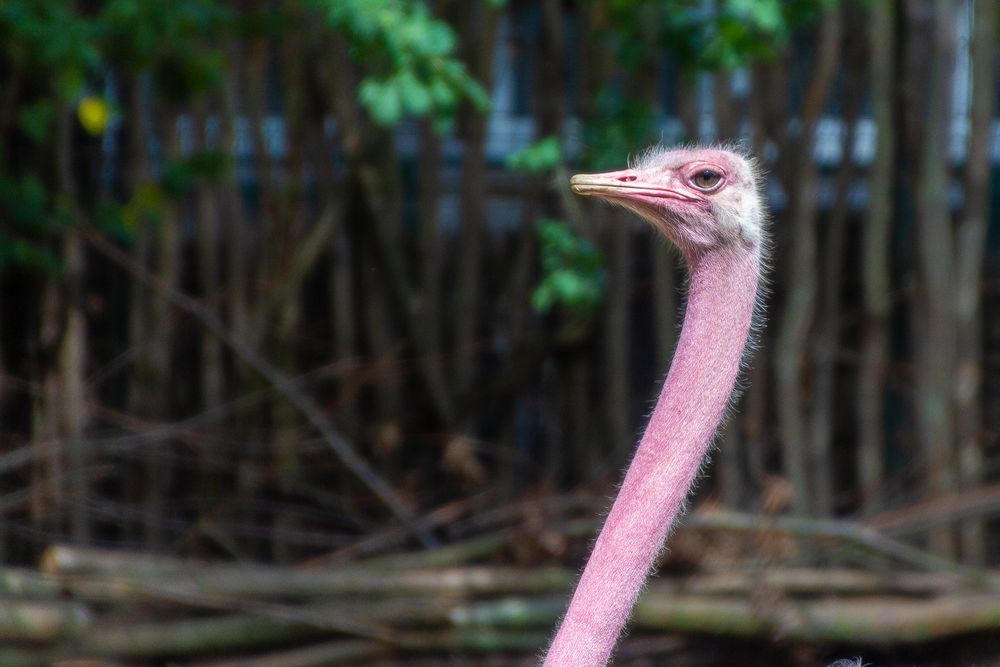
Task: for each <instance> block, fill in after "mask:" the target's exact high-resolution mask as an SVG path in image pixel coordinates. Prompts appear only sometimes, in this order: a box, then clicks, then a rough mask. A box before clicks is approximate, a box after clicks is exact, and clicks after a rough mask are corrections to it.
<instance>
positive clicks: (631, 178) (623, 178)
mask: <svg viewBox="0 0 1000 667" xmlns="http://www.w3.org/2000/svg"><path fill="white" fill-rule="evenodd" d="M618 180H619V181H621V182H622V183H631V182H632V181H634V180H635V176H619V177H618Z"/></svg>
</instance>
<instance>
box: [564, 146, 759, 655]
mask: <svg viewBox="0 0 1000 667" xmlns="http://www.w3.org/2000/svg"><path fill="white" fill-rule="evenodd" d="M715 176H718V179H717V181H716V179H715ZM571 185H572V188H573V190H574V192H576V193H578V194H584V195H593V196H597V197H600V198H602V199H606V200H608V201H610V202H612V203H615V204H619V205H622V206H624V207H626V208H628V209H630V210H632V211H635V212H636V213H638V214H639V215H640V216H642V217H643V218H645V219H646V220H647V221H649V222H650V223H652V224H653V225H654V226H655V227H656V228H657V229H659V230H660V231H662V232H663V233H664V234H665V235H666V236H667V237H668V238H670V240H671V241H673V242H674V243H675V244H676V245H677V246H678V247H679V248H680V250H681V252H682V253H683V255H684V258H685V260H686V262H687V265H688V270H689V274H690V280H689V285H688V301H687V309H686V312H685V316H684V326H683V329H682V330H681V335H680V340H679V341H678V344H677V351H676V353H675V355H674V359H673V362H672V363H671V365H670V371H669V373H668V374H667V379H666V382H665V383H664V385H663V390H662V391H661V393H660V397H659V400H658V401H657V403H656V407H655V408H654V409H653V414H652V416H651V417H650V420H649V425H648V426H647V427H646V432H645V433H644V434H643V436H642V440H641V441H640V443H639V447H638V449H637V450H636V453H635V456H634V458H633V460H632V464H631V465H630V466H629V469H628V472H627V473H626V475H625V480H624V482H623V483H622V486H621V490H620V491H619V493H618V497H617V499H616V500H615V502H614V505H613V506H612V508H611V511H610V513H609V514H608V518H607V520H606V521H605V523H604V528H603V529H602V530H601V533H600V535H599V536H598V538H597V542H596V544H595V545H594V550H593V552H592V553H591V556H590V560H589V561H588V563H587V567H586V569H585V570H584V572H583V576H582V577H581V579H580V583H579V584H578V586H577V589H576V592H575V593H574V595H573V600H572V601H571V603H570V606H569V610H568V611H567V612H566V616H565V617H564V618H563V622H562V625H561V626H560V628H559V632H558V633H557V634H556V637H555V639H554V640H553V642H552V645H551V647H550V648H549V651H548V653H547V655H546V658H545V665H547V666H549V667H557V666H558V667H570V666H572V667H591V666H595V665H605V664H607V662H608V660H609V658H610V656H611V653H612V651H613V650H614V648H615V644H616V643H617V641H618V636H619V635H620V634H621V631H622V628H623V627H624V626H625V622H626V621H627V620H628V616H629V613H630V612H631V610H632V606H633V604H634V603H635V600H636V598H637V597H638V595H639V592H640V590H641V589H642V586H643V584H644V583H645V581H646V577H647V575H648V573H649V571H650V570H651V569H652V567H653V564H654V562H655V560H656V557H657V555H658V554H659V553H660V550H661V549H662V546H663V543H664V541H665V539H666V536H667V534H668V532H669V531H670V528H671V526H672V525H673V522H674V520H675V518H676V517H677V515H678V513H679V512H680V511H681V510H682V506H683V504H684V499H685V497H686V496H687V493H688V489H689V488H690V487H691V484H692V482H693V481H694V478H695V476H696V475H697V473H698V470H699V468H700V467H701V463H702V461H703V460H704V458H705V454H706V452H707V451H708V448H709V446H710V444H711V442H712V438H713V435H714V433H715V430H716V428H717V427H718V425H719V422H720V421H721V420H722V417H723V414H724V412H725V410H726V407H727V405H728V402H729V397H730V395H731V394H732V391H733V387H734V385H735V383H736V379H737V376H738V374H739V372H740V361H741V358H742V355H743V351H744V348H745V347H746V343H747V338H748V336H749V334H750V327H751V320H752V318H753V313H754V306H755V303H756V299H757V290H758V285H759V282H760V273H761V246H762V243H763V240H762V238H763V232H762V228H763V223H764V212H763V207H762V204H761V197H760V195H759V193H758V191H757V187H758V185H757V178H756V176H755V174H754V172H753V168H752V165H751V164H750V163H748V162H747V161H746V160H745V159H744V158H743V157H741V156H739V155H737V154H735V153H731V152H729V151H721V150H707V149H704V150H699V149H695V150H680V151H666V152H660V153H658V154H655V155H652V156H651V157H648V158H646V159H645V160H643V164H642V165H641V166H639V167H638V168H635V169H626V170H622V171H616V172H610V173H606V174H581V175H579V176H574V177H573V179H572V181H571Z"/></svg>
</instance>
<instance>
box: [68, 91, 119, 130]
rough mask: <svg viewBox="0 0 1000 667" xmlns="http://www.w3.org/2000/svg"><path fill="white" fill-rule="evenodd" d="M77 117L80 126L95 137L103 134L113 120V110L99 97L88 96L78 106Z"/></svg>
mask: <svg viewBox="0 0 1000 667" xmlns="http://www.w3.org/2000/svg"><path fill="white" fill-rule="evenodd" d="M76 116H77V118H79V119H80V125H82V126H83V129H85V130H86V131H87V132H89V133H90V134H93V135H98V134H103V133H104V129H105V128H106V127H107V125H108V119H110V118H111V108H110V107H108V105H107V103H106V102H105V101H104V100H102V99H101V98H99V97H94V96H92V95H88V96H86V97H84V98H83V99H81V100H80V103H79V104H78V105H77V106H76Z"/></svg>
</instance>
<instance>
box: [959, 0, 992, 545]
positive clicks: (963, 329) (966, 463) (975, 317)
mask: <svg viewBox="0 0 1000 667" xmlns="http://www.w3.org/2000/svg"><path fill="white" fill-rule="evenodd" d="M970 14H971V16H970V20H971V32H972V43H971V45H970V48H969V51H970V53H969V55H970V58H969V70H970V72H971V77H970V81H969V89H970V90H971V91H972V106H971V109H970V119H969V143H968V149H967V152H966V168H965V206H964V210H963V215H962V219H961V221H960V223H959V226H958V230H957V233H956V234H957V235H956V251H957V254H956V258H957V262H958V272H957V274H956V276H955V282H956V284H955V287H956V293H955V303H956V310H957V313H956V315H957V322H956V324H957V342H958V358H957V360H956V368H955V371H956V372H955V378H956V379H955V419H956V421H955V429H956V431H955V435H956V442H957V444H958V462H959V464H958V465H959V471H958V474H959V480H960V482H961V488H962V490H964V491H968V490H970V489H973V488H975V487H977V486H979V485H981V484H982V483H983V478H984V473H985V470H984V466H983V458H984V457H983V447H982V444H981V441H982V426H983V424H982V404H981V401H982V393H981V390H982V371H981V369H982V368H983V343H982V339H981V333H980V332H981V330H982V298H983V295H982V271H983V259H984V251H985V248H986V230H987V225H988V222H989V213H990V211H989V202H990V189H991V188H990V176H991V168H992V165H991V164H990V158H991V155H990V147H991V143H992V142H991V134H992V123H993V113H994V108H995V106H996V54H997V3H996V2H995V1H993V0H976V1H975V3H974V9H973V10H972V11H971V12H970ZM985 531H986V525H985V523H984V522H983V521H982V520H969V521H967V522H964V523H963V524H962V526H961V539H962V556H963V558H964V560H965V561H966V562H969V563H973V564H976V565H983V564H985V559H986V541H985Z"/></svg>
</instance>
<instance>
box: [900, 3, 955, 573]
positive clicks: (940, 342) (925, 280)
mask: <svg viewBox="0 0 1000 667" xmlns="http://www.w3.org/2000/svg"><path fill="white" fill-rule="evenodd" d="M911 7H912V5H911ZM932 8H933V24H932V32H931V35H930V44H929V45H927V48H929V50H930V72H929V78H927V79H925V81H926V83H925V84H924V85H925V86H926V100H927V115H926V120H925V121H924V126H923V132H922V138H923V145H922V149H921V155H920V157H919V167H918V175H917V191H916V207H917V209H916V222H917V232H918V234H917V240H916V244H917V254H918V258H919V266H920V278H919V280H920V289H919V296H918V298H919V299H920V304H919V305H920V306H921V307H920V308H919V310H918V316H917V318H915V322H916V323H917V324H916V328H915V334H918V335H916V336H915V338H916V340H917V341H918V347H917V348H916V349H915V350H914V351H915V353H916V369H917V387H916V390H915V401H916V405H915V411H916V423H917V440H918V442H919V443H920V447H921V451H922V453H923V457H924V458H923V466H924V470H925V475H926V476H925V492H926V493H927V494H929V495H930V496H943V495H947V494H949V493H951V492H953V491H954V490H955V488H956V481H957V479H956V469H955V465H954V458H953V457H954V453H955V449H954V446H955V415H954V409H953V405H952V399H953V391H952V388H953V386H954V377H955V344H956V338H955V333H956V331H955V323H956V310H955V239H954V236H953V234H952V229H951V225H952V222H951V214H950V212H949V210H948V185H949V157H948V138H949V135H950V132H949V129H950V127H951V117H952V113H951V112H952V105H951V98H952V94H951V93H952V88H951V79H952V76H953V75H954V71H955V48H956V45H955V20H956V9H957V5H956V2H955V0H933V4H932ZM913 27H914V30H917V29H918V26H916V25H914V26H913ZM920 315H922V317H920ZM953 537H954V534H953V531H952V530H951V529H950V528H948V527H944V528H942V529H939V530H935V531H932V533H931V535H930V540H931V546H932V548H933V550H934V551H935V552H937V553H938V554H941V555H943V556H950V555H953V554H954V552H955V543H954V540H953Z"/></svg>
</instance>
